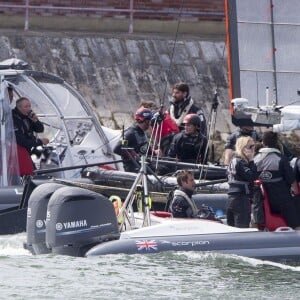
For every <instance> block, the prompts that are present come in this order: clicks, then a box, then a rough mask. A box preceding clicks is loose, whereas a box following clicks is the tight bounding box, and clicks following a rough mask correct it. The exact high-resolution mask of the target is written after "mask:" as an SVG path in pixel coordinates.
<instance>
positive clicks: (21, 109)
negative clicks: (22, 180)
mask: <svg viewBox="0 0 300 300" xmlns="http://www.w3.org/2000/svg"><path fill="white" fill-rule="evenodd" d="M12 116H13V123H14V133H15V136H16V142H17V145H18V158H19V165H20V175H28V174H32V172H33V169H34V165H33V162H32V160H31V157H30V154H31V151H32V149H33V148H35V147H37V146H42V145H46V144H48V143H49V140H48V139H47V138H37V137H36V136H35V133H42V132H44V125H43V123H42V122H40V121H39V119H38V117H37V115H36V114H35V113H34V112H33V111H32V109H31V102H30V100H29V99H28V98H26V97H21V98H20V99H18V100H17V101H16V107H15V108H14V109H13V110H12Z"/></svg>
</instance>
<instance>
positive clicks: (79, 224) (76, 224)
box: [63, 220, 88, 229]
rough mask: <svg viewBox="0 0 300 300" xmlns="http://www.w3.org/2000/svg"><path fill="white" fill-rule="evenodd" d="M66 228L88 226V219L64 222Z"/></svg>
mask: <svg viewBox="0 0 300 300" xmlns="http://www.w3.org/2000/svg"><path fill="white" fill-rule="evenodd" d="M63 224H64V229H74V228H82V227H87V226H88V225H87V221H86V220H75V221H70V222H63Z"/></svg>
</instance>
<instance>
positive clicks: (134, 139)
mask: <svg viewBox="0 0 300 300" xmlns="http://www.w3.org/2000/svg"><path fill="white" fill-rule="evenodd" d="M152 117H153V114H152V111H151V110H150V109H149V108H145V107H143V106H141V107H140V108H139V109H138V110H137V111H136V113H135V116H134V119H135V123H134V124H133V125H132V126H130V127H128V128H127V129H126V130H125V131H124V133H123V137H122V139H120V140H119V142H118V143H117V144H116V146H115V147H114V149H113V151H114V153H115V154H118V155H120V156H121V157H122V160H123V166H124V170H125V171H126V172H133V173H138V172H139V170H140V164H139V158H140V156H141V155H147V154H150V155H152V154H154V155H156V156H161V151H160V150H158V149H157V150H154V149H152V147H150V146H149V139H148V137H147V135H146V131H147V130H148V129H149V127H150V121H151V119H152Z"/></svg>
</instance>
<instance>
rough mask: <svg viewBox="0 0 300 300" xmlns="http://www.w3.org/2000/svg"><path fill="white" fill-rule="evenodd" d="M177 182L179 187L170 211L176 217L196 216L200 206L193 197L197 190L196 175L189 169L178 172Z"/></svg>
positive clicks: (175, 192)
mask: <svg viewBox="0 0 300 300" xmlns="http://www.w3.org/2000/svg"><path fill="white" fill-rule="evenodd" d="M176 177H177V183H178V185H179V189H177V190H175V191H174V195H173V199H172V201H171V204H170V206H169V211H170V212H171V213H172V214H173V217H174V218H196V217H198V211H199V210H198V208H197V206H196V204H195V202H194V200H193V199H192V195H193V193H194V190H195V180H194V175H193V174H192V173H191V172H190V171H187V170H182V171H178V172H177V176H176Z"/></svg>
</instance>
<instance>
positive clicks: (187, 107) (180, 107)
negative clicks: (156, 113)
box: [168, 82, 207, 137]
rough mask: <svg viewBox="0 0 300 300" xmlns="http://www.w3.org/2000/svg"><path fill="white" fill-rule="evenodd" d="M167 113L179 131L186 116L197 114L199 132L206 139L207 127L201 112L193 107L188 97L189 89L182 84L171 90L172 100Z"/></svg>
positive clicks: (191, 100) (192, 101)
mask: <svg viewBox="0 0 300 300" xmlns="http://www.w3.org/2000/svg"><path fill="white" fill-rule="evenodd" d="M168 111H169V113H170V116H171V118H172V119H173V120H174V121H175V122H176V124H177V126H178V127H179V129H180V130H184V124H183V120H184V118H185V117H186V115H188V114H197V115H198V116H199V119H200V124H201V126H200V132H201V133H202V135H204V136H206V137H207V125H206V119H205V116H204V113H203V110H202V109H201V108H199V107H198V106H196V105H195V102H194V100H193V99H192V97H191V96H190V88H189V86H188V85H187V84H186V83H184V82H179V83H176V84H175V85H174V86H173V88H172V100H171V101H170V107H169V110H168Z"/></svg>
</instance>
